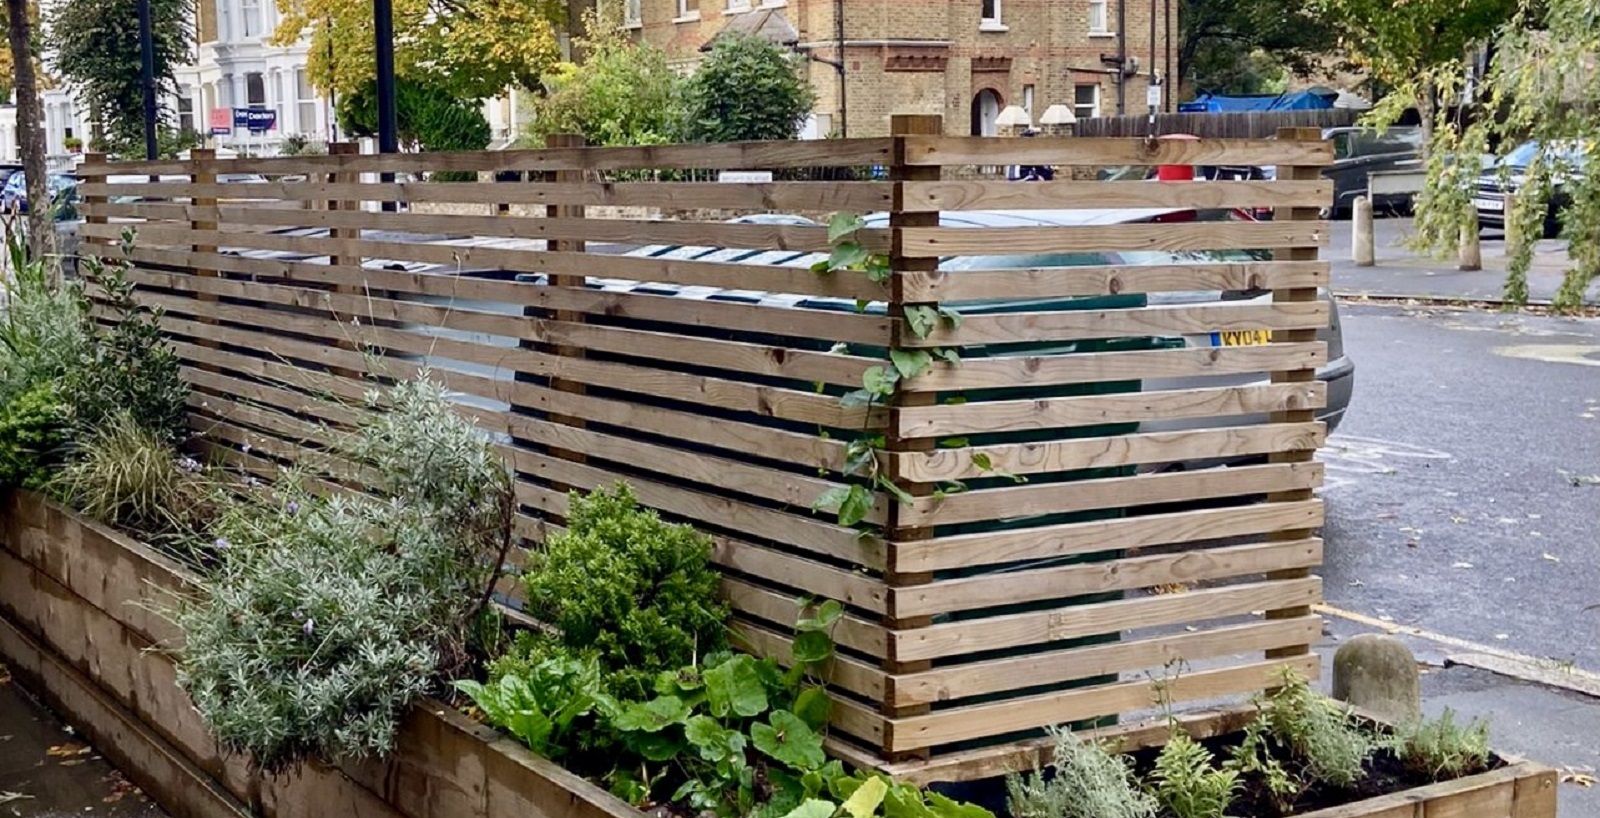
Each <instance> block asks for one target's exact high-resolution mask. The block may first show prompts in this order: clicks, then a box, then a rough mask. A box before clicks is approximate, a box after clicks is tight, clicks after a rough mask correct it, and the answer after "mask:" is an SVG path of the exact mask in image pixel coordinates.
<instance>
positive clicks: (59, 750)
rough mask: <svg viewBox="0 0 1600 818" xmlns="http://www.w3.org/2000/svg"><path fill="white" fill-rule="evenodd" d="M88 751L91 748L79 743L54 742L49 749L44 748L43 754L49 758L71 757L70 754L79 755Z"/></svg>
mask: <svg viewBox="0 0 1600 818" xmlns="http://www.w3.org/2000/svg"><path fill="white" fill-rule="evenodd" d="M89 752H91V750H90V749H89V748H88V747H87V746H84V745H80V744H55V745H52V746H51V747H50V749H48V750H45V751H44V754H45V755H47V756H50V757H51V758H71V757H72V756H81V755H84V754H86V753H89Z"/></svg>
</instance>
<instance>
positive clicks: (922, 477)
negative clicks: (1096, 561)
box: [885, 421, 1327, 483]
mask: <svg viewBox="0 0 1600 818" xmlns="http://www.w3.org/2000/svg"><path fill="white" fill-rule="evenodd" d="M1326 434H1327V427H1326V425H1325V424H1323V423H1321V422H1320V421H1319V422H1314V423H1269V424H1261V425H1256V426H1237V427H1232V428H1224V429H1188V430H1183V431H1175V432H1141V433H1138V434H1131V435H1116V436H1112V437H1090V438H1079V439H1076V440H1051V441H1045V442H1040V443H1013V444H1009V445H995V446H978V447H973V448H966V449H937V450H934V451H931V452H893V453H889V454H887V455H885V457H886V458H887V459H888V461H889V467H890V469H892V470H893V472H894V473H895V474H897V475H899V476H900V477H903V478H904V479H906V480H910V481H912V482H917V483H938V482H942V481H948V480H969V479H972V478H974V477H983V476H984V475H986V474H989V473H990V469H991V468H992V469H995V470H1000V471H1006V472H1010V473H1011V474H1017V475H1028V474H1044V473H1050V472H1064V471H1075V470H1078V469H1090V468H1104V467H1109V466H1132V465H1140V464H1147V463H1184V462H1188V461H1191V460H1209V459H1230V458H1241V457H1251V456H1256V455H1263V454H1269V453H1271V452H1277V451H1287V450H1292V449H1315V448H1317V447H1318V446H1321V445H1322V441H1323V438H1324V437H1325V436H1326ZM980 454H981V455H983V456H984V458H985V459H986V460H987V461H988V463H987V465H988V467H989V468H984V467H980V466H979V464H977V463H974V462H973V457H974V456H976V455H980Z"/></svg>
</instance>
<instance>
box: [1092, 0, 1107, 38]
mask: <svg viewBox="0 0 1600 818" xmlns="http://www.w3.org/2000/svg"><path fill="white" fill-rule="evenodd" d="M1106 26H1107V23H1106V0H1089V33H1090V34H1110V33H1111V30H1110V29H1109V28H1107V27H1106Z"/></svg>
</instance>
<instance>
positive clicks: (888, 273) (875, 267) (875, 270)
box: [867, 255, 894, 284]
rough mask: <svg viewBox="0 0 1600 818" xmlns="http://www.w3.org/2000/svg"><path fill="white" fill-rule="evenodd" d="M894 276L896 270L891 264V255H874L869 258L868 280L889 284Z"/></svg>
mask: <svg viewBox="0 0 1600 818" xmlns="http://www.w3.org/2000/svg"><path fill="white" fill-rule="evenodd" d="M893 277H894V270H893V269H892V268H891V267H890V266H889V257H888V256H885V255H872V256H869V257H868V258H867V280H868V281H871V282H874V283H876V284H887V283H888V282H889V279H890V278H893Z"/></svg>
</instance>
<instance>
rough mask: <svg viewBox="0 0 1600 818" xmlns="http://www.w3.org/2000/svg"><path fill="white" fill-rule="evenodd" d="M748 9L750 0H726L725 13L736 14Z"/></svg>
mask: <svg viewBox="0 0 1600 818" xmlns="http://www.w3.org/2000/svg"><path fill="white" fill-rule="evenodd" d="M749 10H750V0H728V10H727V11H726V12H724V13H725V14H736V13H738V12H741V11H749Z"/></svg>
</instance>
